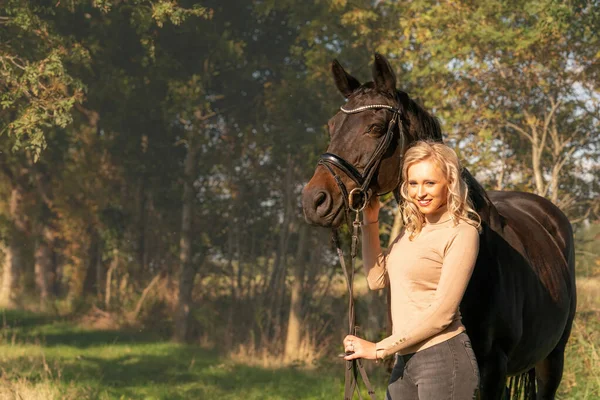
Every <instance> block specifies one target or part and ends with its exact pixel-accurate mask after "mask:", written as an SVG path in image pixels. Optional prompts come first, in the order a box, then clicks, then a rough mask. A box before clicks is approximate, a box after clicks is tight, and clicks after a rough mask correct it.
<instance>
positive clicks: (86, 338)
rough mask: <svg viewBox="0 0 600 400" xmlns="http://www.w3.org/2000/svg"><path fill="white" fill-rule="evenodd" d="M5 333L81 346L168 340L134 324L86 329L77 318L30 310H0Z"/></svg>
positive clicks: (31, 340)
mask: <svg viewBox="0 0 600 400" xmlns="http://www.w3.org/2000/svg"><path fill="white" fill-rule="evenodd" d="M0 315H1V318H2V333H3V335H4V337H5V338H11V341H12V337H13V336H14V338H15V341H16V342H17V343H23V342H25V343H41V344H42V345H43V346H44V347H53V346H72V347H77V348H80V349H83V348H89V347H94V346H101V345H109V344H141V343H155V342H161V341H166V340H167V338H165V337H163V336H161V335H160V334H158V333H155V332H149V331H146V330H140V329H135V328H124V329H118V330H106V329H86V328H84V327H80V326H78V325H77V322H76V321H73V320H69V319H68V318H61V317H56V316H50V315H45V314H36V313H32V312H28V311H17V310H1V311H0Z"/></svg>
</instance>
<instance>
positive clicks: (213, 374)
mask: <svg viewBox="0 0 600 400" xmlns="http://www.w3.org/2000/svg"><path fill="white" fill-rule="evenodd" d="M2 318H3V322H4V329H3V330H2V331H3V335H2V336H1V338H2V340H1V343H0V371H1V372H2V376H1V378H0V380H1V381H0V399H24V400H28V399H35V400H37V399H39V400H42V399H44V400H49V399H331V398H339V397H341V396H342V386H343V365H342V364H341V362H338V364H339V365H330V366H329V367H324V368H323V369H319V370H301V369H297V368H292V367H288V368H277V369H268V368H259V367H250V366H247V365H244V364H243V363H240V362H236V360H235V359H231V358H230V357H226V356H224V355H219V354H217V353H216V352H215V351H210V350H205V349H201V348H199V347H197V346H184V345H177V344H174V343H170V342H166V341H164V340H162V339H161V338H160V337H157V336H155V335H153V334H151V333H146V332H139V331H137V332H136V331H123V330H121V331H110V330H88V329H83V328H79V327H78V325H77V324H76V323H74V322H70V321H65V320H59V319H55V318H49V317H44V316H41V315H36V314H31V313H23V312H18V313H17V312H8V311H5V312H3V313H2ZM380 379H381V380H382V381H383V375H381V376H380ZM380 387H382V386H381V385H380Z"/></svg>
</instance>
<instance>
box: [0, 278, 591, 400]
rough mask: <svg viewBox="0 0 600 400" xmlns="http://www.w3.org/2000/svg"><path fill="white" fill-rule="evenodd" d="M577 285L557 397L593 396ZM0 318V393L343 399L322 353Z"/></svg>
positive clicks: (375, 375)
mask: <svg viewBox="0 0 600 400" xmlns="http://www.w3.org/2000/svg"><path fill="white" fill-rule="evenodd" d="M578 287H579V305H580V306H579V308H578V315H577V318H576V322H575V325H574V327H573V333H572V335H571V340H570V341H569V345H568V348H567V356H566V363H565V373H564V378H563V381H562V383H561V386H560V389H559V397H558V398H559V399H562V400H565V399H599V398H600V318H599V316H600V312H599V309H600V294H599V292H598V291H599V288H600V281H598V280H590V279H587V280H586V279H581V280H580V281H579V282H578ZM2 324H3V327H4V328H3V329H2V330H1V334H0V372H1V376H0V400H3V399H7V400H8V399H11V400H12V399H31V400H38V399H40V400H41V399H44V400H54V399H56V400H59V399H60V400H63V399H64V400H75V399H78V400H79V399H82V400H85V399H90V400H92V399H93V400H96V399H99V400H108V399H122V400H125V399H148V400H159V399H165V400H166V399H169V400H171V399H175V400H177V399H213V398H215V399H216V398H226V399H233V400H236V399H250V400H253V399H261V400H262V399H273V400H275V399H315V400H316V399H331V398H341V397H342V396H343V377H344V366H343V363H341V362H339V360H337V359H332V360H329V359H327V358H326V357H324V356H323V357H322V358H321V359H320V360H318V362H316V363H314V365H312V366H311V367H310V368H307V367H308V366H307V365H300V364H297V365H292V366H289V365H288V366H286V365H285V364H283V363H281V362H280V361H277V360H276V359H275V358H274V357H271V358H269V357H268V355H265V354H255V353H253V352H252V351H250V350H251V349H240V350H239V351H237V352H233V353H231V354H230V355H227V356H226V355H223V354H219V353H217V352H216V351H211V350H207V349H203V348H201V347H200V346H186V345H179V344H175V343H171V342H169V341H166V340H165V338H161V337H160V336H157V335H156V334H155V333H152V332H145V331H140V330H127V329H123V330H91V329H84V328H82V327H80V326H78V325H77V323H76V322H74V321H69V320H66V319H61V318H51V317H48V316H44V315H37V314H32V313H26V312H3V313H2ZM259 356H260V357H259ZM265 357H266V361H265ZM317 358H318V357H315V359H317ZM367 367H368V368H369V369H370V372H369V376H370V378H371V381H372V382H373V384H374V386H375V390H376V392H377V398H382V397H383V396H384V393H385V386H386V380H387V378H386V373H385V371H384V370H383V368H382V367H381V366H376V367H374V366H373V365H371V364H367ZM363 395H364V396H363V397H364V398H367V395H366V393H365V392H364V391H363Z"/></svg>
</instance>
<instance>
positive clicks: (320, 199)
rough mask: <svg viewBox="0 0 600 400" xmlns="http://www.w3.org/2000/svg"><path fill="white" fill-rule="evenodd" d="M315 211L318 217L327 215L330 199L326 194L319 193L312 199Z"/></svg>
mask: <svg viewBox="0 0 600 400" xmlns="http://www.w3.org/2000/svg"><path fill="white" fill-rule="evenodd" d="M314 201H315V203H314V204H315V211H316V212H317V215H319V216H320V217H324V216H325V215H327V214H328V213H329V211H330V209H331V197H330V196H329V194H327V192H323V191H321V192H319V193H317V194H316V195H315V197H314Z"/></svg>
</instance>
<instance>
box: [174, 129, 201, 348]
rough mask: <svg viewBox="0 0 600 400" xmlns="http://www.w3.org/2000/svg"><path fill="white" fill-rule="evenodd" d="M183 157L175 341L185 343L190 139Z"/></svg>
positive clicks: (190, 273)
mask: <svg viewBox="0 0 600 400" xmlns="http://www.w3.org/2000/svg"><path fill="white" fill-rule="evenodd" d="M187 150H188V151H187V155H186V157H185V167H184V183H183V205H182V211H181V238H180V241H179V263H180V264H179V296H178V298H177V311H176V317H175V340H176V341H178V342H185V341H186V340H187V338H188V330H189V322H190V311H191V307H192V290H193V288H194V277H195V276H196V269H195V268H194V266H193V265H192V262H191V261H192V260H191V258H192V237H191V227H192V215H193V205H194V188H193V182H194V171H195V165H196V152H195V149H194V145H193V143H192V142H191V135H190V139H189V140H188V149H187Z"/></svg>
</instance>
